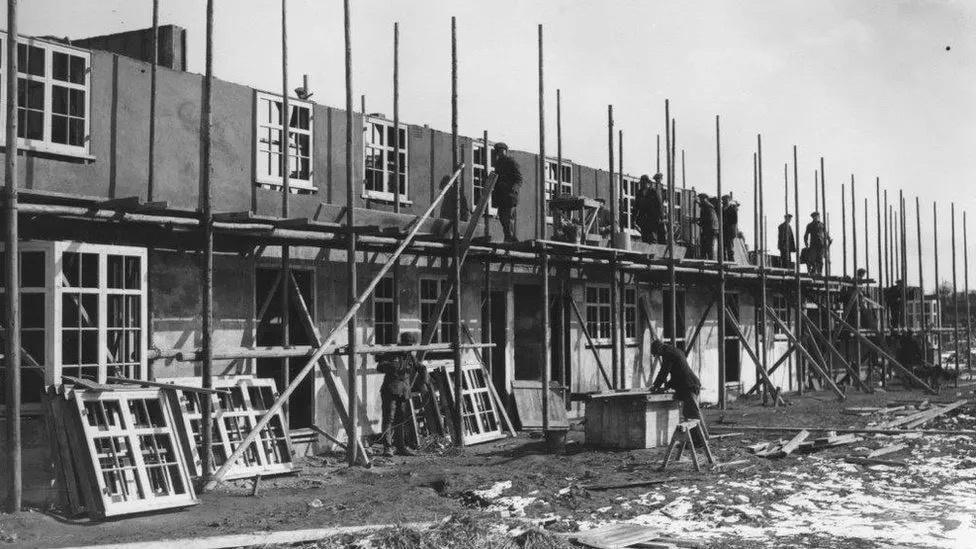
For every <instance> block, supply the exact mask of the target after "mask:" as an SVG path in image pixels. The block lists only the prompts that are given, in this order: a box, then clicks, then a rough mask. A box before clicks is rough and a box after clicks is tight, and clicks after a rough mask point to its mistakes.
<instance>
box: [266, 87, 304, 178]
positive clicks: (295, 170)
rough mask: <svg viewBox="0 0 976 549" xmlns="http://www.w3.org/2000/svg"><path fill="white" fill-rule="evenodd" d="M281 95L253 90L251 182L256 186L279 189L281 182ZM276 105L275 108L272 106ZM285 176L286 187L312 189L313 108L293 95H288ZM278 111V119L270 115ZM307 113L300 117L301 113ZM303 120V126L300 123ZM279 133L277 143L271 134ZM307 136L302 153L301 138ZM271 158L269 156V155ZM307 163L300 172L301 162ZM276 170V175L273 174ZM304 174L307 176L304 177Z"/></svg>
mask: <svg viewBox="0 0 976 549" xmlns="http://www.w3.org/2000/svg"><path fill="white" fill-rule="evenodd" d="M281 104H282V99H281V95H280V94H274V93H268V92H263V91H258V90H255V91H254V181H255V182H256V183H257V184H259V185H266V186H268V187H271V188H275V189H280V188H281V187H282V185H283V181H282V179H283V178H282V174H281V154H282V153H281V118H280V116H281V111H282V106H281ZM276 106H277V108H275V107H276ZM288 110H289V111H290V113H289V117H288V125H289V128H288V137H289V139H288V167H289V169H290V170H291V171H290V174H289V176H288V186H289V188H292V189H295V190H304V191H310V192H315V191H317V190H318V188H317V187H316V186H315V154H314V151H315V108H314V104H313V103H311V102H309V101H303V100H301V99H297V98H294V97H289V98H288ZM273 112H277V115H278V120H277V121H274V120H272V116H271V114H272V113H273ZM302 112H305V113H307V115H306V116H304V117H303V116H301V113H302ZM303 121H304V122H305V124H304V126H305V127H302V126H303V124H302V122H303ZM275 132H277V134H278V140H277V145H275V139H274V135H275ZM302 137H307V147H306V151H305V154H302V148H301V147H300V141H301V138H302ZM275 146H277V151H275ZM269 157H270V158H269ZM303 160H304V161H305V162H307V163H308V169H307V172H305V173H304V174H303V172H302V170H301V161H303ZM275 172H277V174H278V175H274V174H275ZM303 175H305V176H307V177H303Z"/></svg>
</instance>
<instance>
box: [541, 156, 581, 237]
mask: <svg viewBox="0 0 976 549" xmlns="http://www.w3.org/2000/svg"><path fill="white" fill-rule="evenodd" d="M558 164H559V159H558V158H552V157H548V158H546V173H545V177H546V223H552V212H551V211H550V210H549V201H550V200H551V199H552V197H553V196H554V194H555V193H554V192H553V190H554V189H555V187H556V185H557V184H558V185H559V193H558V194H573V188H574V185H573V171H574V170H573V168H574V166H573V161H572V160H568V159H566V158H563V164H562V168H563V170H564V172H565V173H563V174H559V175H560V179H562V176H563V175H565V174H566V173H568V174H569V181H559V182H558V183H557V181H556V179H555V178H554V177H553V172H554V171H556V170H557V166H558Z"/></svg>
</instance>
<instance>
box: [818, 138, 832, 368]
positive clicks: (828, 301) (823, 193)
mask: <svg viewBox="0 0 976 549" xmlns="http://www.w3.org/2000/svg"><path fill="white" fill-rule="evenodd" d="M826 179H827V173H826V169H825V168H824V157H822V156H821V157H820V204H821V208H820V209H821V211H822V212H823V217H824V230H825V231H826V232H827V242H826V244H827V254H826V255H825V256H824V276H823V285H824V307H825V308H826V310H827V313H826V315H825V316H826V317H827V318H826V319H825V323H826V327H827V331H826V334H827V335H828V337H830V338H833V333H834V321H833V318H832V317H831V316H830V311H831V306H832V303H833V298H832V297H831V295H830V273H831V265H832V264H833V259H832V258H833V255H834V254H833V251H832V250H831V247H832V246H831V242H830V215H829V213H828V212H827V183H826ZM814 185H816V181H814ZM824 358H825V359H826V360H827V370H828V371H831V372H832V371H833V370H834V356H833V355H832V354H830V353H827V356H826V357H824Z"/></svg>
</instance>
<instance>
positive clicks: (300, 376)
mask: <svg viewBox="0 0 976 549" xmlns="http://www.w3.org/2000/svg"><path fill="white" fill-rule="evenodd" d="M463 170H464V165H463V164H462V165H460V166H459V167H458V169H457V171H455V172H454V175H453V176H452V177H451V179H450V180H449V181H448V182H447V184H446V185H444V188H443V189H441V192H440V193H438V195H437V197H436V198H435V199H434V200H433V201H432V202H431V204H430V206H428V207H427V210H426V211H425V212H424V213H423V214H422V215H420V216H419V217H417V219H416V221H415V222H414V226H413V228H412V229H411V230H410V233H409V234H407V237H406V238H404V239H403V241H402V242H400V244H399V246H397V249H396V250H395V251H394V252H393V254H392V255H391V257H390V258H389V259H388V260H387V262H386V263H385V264H384V265H383V266H382V267H381V268H380V270H379V272H377V273H376V275H374V276H373V279H372V280H371V281H370V283H369V284H368V285H367V286H366V289H365V290H363V292H362V293H361V294H360V295H359V297H357V298H356V300H355V302H354V303H353V305H352V307H350V308H349V310H348V311H346V314H345V315H343V317H342V318H341V319H340V320H339V322H338V323H337V324H336V326H334V327H333V328H332V331H331V332H329V335H328V336H326V337H325V338H324V339H322V340H321V343H320V344H319V348H318V350H317V351H316V352H315V354H313V355H312V356H311V357H310V358H309V359H308V361H307V362H306V363H305V366H303V367H302V369H301V370H300V371H299V372H298V373H296V374H295V377H294V378H292V380H291V383H290V384H289V385H288V387H286V388H285V389H284V390H283V391H282V392H281V394H280V395H279V396H278V398H277V399H276V400H275V402H274V404H272V405H271V407H270V408H269V409H268V411H267V413H266V414H265V415H264V416H263V417H262V418H261V420H260V421H258V423H257V425H255V426H254V428H252V429H251V432H250V433H248V434H247V436H246V437H244V440H243V441H241V444H240V445H239V446H238V447H237V449H236V450H234V453H233V454H232V455H231V456H229V457H228V458H227V461H226V462H225V463H224V464H223V465H222V466H221V467H220V469H218V470H217V471H216V472H215V473H214V475H213V478H212V479H211V481H210V482H209V483H207V485H206V486H205V487H204V490H212V489H213V488H214V487H215V486H216V485H217V483H218V482H219V481H220V479H221V478H222V477H223V476H224V474H226V473H227V469H229V468H230V466H231V465H232V464H233V463H235V462H236V461H237V459H238V458H240V457H241V455H242V454H243V453H244V452H245V450H246V449H247V447H248V445H250V444H251V443H252V442H254V441H255V440H256V439H257V438H258V435H259V434H260V432H261V429H263V428H264V427H265V426H267V424H268V423H269V422H270V421H271V419H272V417H273V416H274V415H275V412H277V411H278V410H280V409H281V407H282V406H284V404H285V403H286V402H288V399H289V397H291V394H292V393H294V392H295V390H296V389H297V388H298V385H299V384H300V383H301V382H302V381H303V380H304V379H305V377H306V376H307V375H308V373H309V372H311V371H312V368H314V367H315V364H316V363H318V361H319V360H320V359H321V358H322V357H323V356H324V355H325V352H326V351H327V350H328V348H329V346H330V345H332V343H333V342H334V341H335V338H336V336H337V335H338V334H339V332H340V331H341V330H342V329H343V328H345V327H346V325H347V324H349V321H350V320H351V319H352V318H353V316H355V314H356V312H357V311H359V308H360V307H362V305H363V303H365V302H366V300H367V299H368V298H369V296H371V295H372V294H373V291H374V290H375V289H376V286H377V285H378V284H379V283H380V280H382V279H383V277H384V276H386V274H387V273H388V272H389V271H390V269H391V268H392V267H393V263H394V261H396V259H397V258H399V257H400V256H401V255H402V254H403V251H404V250H406V249H407V247H408V246H409V245H410V243H411V242H412V241H413V238H414V236H416V234H417V233H418V232H419V231H420V227H421V225H422V224H423V222H424V221H425V220H426V219H427V218H429V217H430V215H431V214H432V213H433V212H434V209H435V208H437V205H438V204H440V202H441V200H443V199H444V196H445V195H446V194H447V191H448V190H449V189H450V188H451V187H453V186H454V185H455V184H456V183H457V180H458V177H460V175H461V172H462V171H463Z"/></svg>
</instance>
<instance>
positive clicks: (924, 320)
mask: <svg viewBox="0 0 976 549" xmlns="http://www.w3.org/2000/svg"><path fill="white" fill-rule="evenodd" d="M915 241H916V243H917V244H918V300H917V306H918V324H919V330H921V332H922V351H923V352H924V353H925V354H924V355H923V356H924V357H925V360H926V362H928V359H929V321H928V316H927V315H926V314H925V278H924V274H923V271H924V269H922V264H923V261H922V212H921V207H920V205H919V201H918V197H917V196H916V197H915Z"/></svg>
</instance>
